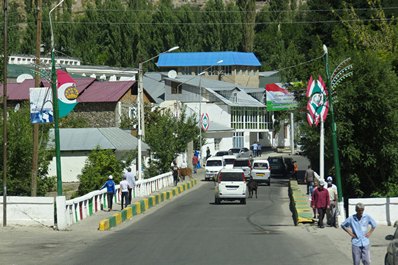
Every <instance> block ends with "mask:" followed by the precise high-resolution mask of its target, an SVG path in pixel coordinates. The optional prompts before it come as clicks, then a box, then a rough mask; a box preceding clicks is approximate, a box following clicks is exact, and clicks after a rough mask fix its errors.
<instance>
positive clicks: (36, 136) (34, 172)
mask: <svg viewBox="0 0 398 265" xmlns="http://www.w3.org/2000/svg"><path fill="white" fill-rule="evenodd" d="M41 8H42V0H37V6H36V10H37V20H36V23H37V24H36V56H35V57H36V66H35V87H39V86H40V68H39V65H40V47H41V45H40V44H41V20H42V10H41ZM38 164H39V124H38V123H34V124H33V154H32V173H31V176H32V181H31V192H30V196H32V197H35V196H36V195H37V169H38Z"/></svg>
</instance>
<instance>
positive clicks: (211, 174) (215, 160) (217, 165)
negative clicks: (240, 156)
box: [205, 156, 224, 180]
mask: <svg viewBox="0 0 398 265" xmlns="http://www.w3.org/2000/svg"><path fill="white" fill-rule="evenodd" d="M223 167H224V160H223V158H222V157H221V156H211V157H209V158H208V159H207V160H206V165H205V168H206V175H205V180H211V179H215V176H216V175H217V174H218V172H219V171H220V170H221V169H222V168H223Z"/></svg>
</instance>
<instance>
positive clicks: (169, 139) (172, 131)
mask: <svg viewBox="0 0 398 265" xmlns="http://www.w3.org/2000/svg"><path fill="white" fill-rule="evenodd" d="M147 116H148V117H147V120H146V121H145V126H146V133H145V142H146V143H147V144H148V145H149V146H150V147H151V151H152V155H153V157H154V159H153V160H151V161H150V166H151V168H150V174H151V176H155V175H158V174H161V173H164V172H168V171H170V164H171V162H172V161H173V159H174V158H175V156H176V155H177V154H178V153H181V152H184V151H185V150H186V146H187V144H188V143H189V142H190V141H195V140H196V141H197V138H198V134H199V131H198V128H197V126H196V125H197V122H196V120H195V118H194V117H187V115H186V112H185V110H183V111H182V112H181V114H180V117H179V118H175V117H174V115H173V114H172V113H171V111H170V110H161V109H159V108H158V109H156V110H154V111H152V112H150V113H148V115H147Z"/></svg>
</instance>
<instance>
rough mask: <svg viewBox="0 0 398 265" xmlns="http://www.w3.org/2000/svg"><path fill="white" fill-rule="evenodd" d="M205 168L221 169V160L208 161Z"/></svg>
mask: <svg viewBox="0 0 398 265" xmlns="http://www.w3.org/2000/svg"><path fill="white" fill-rule="evenodd" d="M206 166H207V167H209V166H210V167H221V166H222V161H221V160H208V161H207V162H206Z"/></svg>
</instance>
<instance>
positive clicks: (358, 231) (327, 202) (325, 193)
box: [304, 165, 376, 265]
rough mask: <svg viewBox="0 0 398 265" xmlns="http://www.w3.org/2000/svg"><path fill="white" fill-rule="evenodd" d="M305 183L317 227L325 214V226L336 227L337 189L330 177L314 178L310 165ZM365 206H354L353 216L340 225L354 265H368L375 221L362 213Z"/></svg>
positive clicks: (320, 226)
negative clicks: (347, 236) (349, 247)
mask: <svg viewBox="0 0 398 265" xmlns="http://www.w3.org/2000/svg"><path fill="white" fill-rule="evenodd" d="M304 180H305V182H306V183H307V194H308V195H310V196H311V206H312V208H313V210H314V218H315V217H316V214H318V227H319V228H324V225H323V219H324V216H325V214H326V216H327V224H328V225H330V226H336V225H337V224H336V223H335V222H336V216H335V215H336V209H337V187H336V185H334V184H333V178H332V177H331V176H329V177H327V178H326V183H325V181H324V180H319V181H317V179H316V178H315V172H314V170H312V168H311V165H309V166H308V169H307V170H306V172H305V178H304ZM364 210H365V206H364V205H363V204H362V203H357V204H356V205H355V212H356V213H355V214H353V215H351V216H349V217H348V218H347V219H346V220H345V221H344V222H343V223H342V224H341V228H342V229H343V230H344V231H345V232H347V234H349V235H350V237H351V246H352V259H353V264H354V265H359V264H360V263H361V261H362V264H364V265H369V264H370V262H371V259H370V241H369V238H370V236H371V234H372V233H373V231H374V230H375V229H376V222H375V220H374V219H373V218H372V217H371V216H370V215H368V214H365V213H364Z"/></svg>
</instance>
